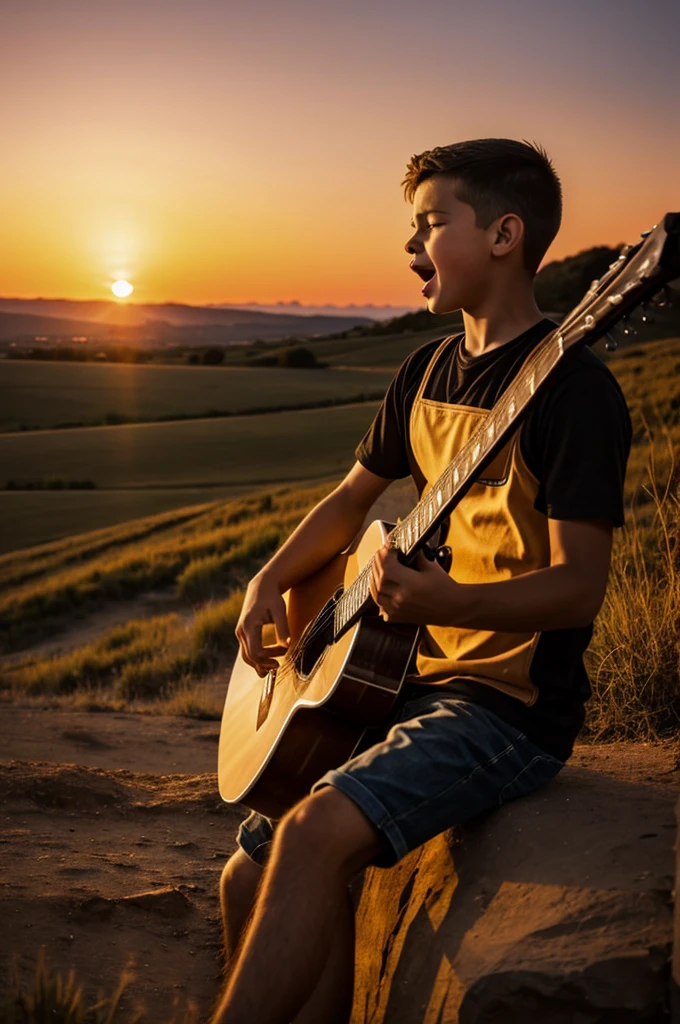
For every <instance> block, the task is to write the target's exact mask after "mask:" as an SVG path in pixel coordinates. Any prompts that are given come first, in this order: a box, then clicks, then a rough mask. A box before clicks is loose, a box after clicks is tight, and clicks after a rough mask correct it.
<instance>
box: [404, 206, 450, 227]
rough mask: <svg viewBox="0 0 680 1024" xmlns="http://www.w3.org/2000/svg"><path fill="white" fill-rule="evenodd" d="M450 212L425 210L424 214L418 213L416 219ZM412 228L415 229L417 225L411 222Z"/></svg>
mask: <svg viewBox="0 0 680 1024" xmlns="http://www.w3.org/2000/svg"><path fill="white" fill-rule="evenodd" d="M448 212H449V211H448V210H423V212H422V213H417V214H416V217H427V215H428V213H448ZM411 227H412V228H414V227H415V224H414V223H413V221H411Z"/></svg>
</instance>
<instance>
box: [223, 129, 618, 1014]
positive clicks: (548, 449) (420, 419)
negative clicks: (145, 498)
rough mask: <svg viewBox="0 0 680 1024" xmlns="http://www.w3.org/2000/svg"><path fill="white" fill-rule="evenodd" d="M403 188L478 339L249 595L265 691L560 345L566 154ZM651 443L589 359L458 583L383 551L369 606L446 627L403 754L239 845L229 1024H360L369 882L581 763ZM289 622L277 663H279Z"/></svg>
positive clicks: (438, 361) (526, 426) (425, 361)
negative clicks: (309, 582)
mask: <svg viewBox="0 0 680 1024" xmlns="http://www.w3.org/2000/svg"><path fill="white" fill-rule="evenodd" d="M403 184H404V185H405V194H406V198H407V199H408V200H409V201H410V202H412V203H413V215H414V219H413V222H412V227H413V229H414V231H413V234H412V236H411V238H410V239H409V241H408V242H407V244H406V251H407V252H408V253H409V254H410V255H411V256H412V260H411V264H410V265H411V268H412V269H413V270H414V271H415V272H416V273H417V274H418V275H419V276H420V277H421V278H423V279H424V280H425V282H426V283H425V285H424V287H423V289H422V293H423V294H424V295H425V296H426V298H427V303H428V308H429V309H430V311H431V312H433V313H447V312H451V311H453V310H461V311H462V315H463V324H464V328H465V330H464V334H461V335H458V336H456V337H450V338H444V339H439V340H437V341H434V342H431V343H428V344H426V345H423V346H422V347H421V348H419V349H417V350H416V351H415V352H413V353H412V354H411V355H410V356H409V357H408V358H407V359H406V361H405V362H404V364H403V365H402V367H401V368H400V370H399V371H398V373H397V375H396V377H395V378H394V380H393V382H392V384H391V385H390V387H389V389H388V392H387V395H386V397H385V400H384V402H383V404H382V406H381V408H380V410H379V411H378V414H377V416H376V418H375V420H374V422H373V424H372V426H371V428H370V429H369V431H368V432H367V434H366V436H365V437H364V439H363V441H362V442H361V444H360V445H359V447H358V448H357V451H356V457H357V462H356V463H355V465H354V467H353V469H352V470H351V471H350V472H349V473H348V475H347V477H346V478H345V480H343V482H342V483H341V484H340V486H339V487H338V488H336V490H335V491H333V493H332V494H330V495H329V496H328V497H327V498H326V499H324V501H322V502H320V504H319V505H317V506H316V508H315V509H313V510H312V512H311V513H310V514H309V515H308V516H307V517H306V519H305V520H304V521H303V523H302V524H301V525H300V526H299V527H298V529H297V530H296V531H295V533H293V535H292V536H291V537H290V538H289V540H288V541H287V542H286V543H285V544H284V545H283V547H282V548H281V550H280V551H279V552H277V554H276V555H275V556H274V557H273V558H272V559H271V561H270V562H269V563H268V564H267V565H266V566H265V567H264V569H263V570H262V571H261V572H260V573H258V575H257V576H256V577H255V579H253V580H252V582H251V583H250V585H249V587H248V591H247V594H246V599H245V603H244V606H243V611H242V613H241V617H240V620H239V623H238V626H237V630H236V633H237V636H238V639H239V642H240V645H241V651H242V654H243V657H244V658H245V660H246V661H247V662H248V663H249V664H251V665H253V666H255V667H256V668H257V671H258V673H259V674H261V675H264V674H265V673H266V672H267V670H268V669H269V668H270V667H274V666H275V664H276V663H275V662H274V661H273V656H274V655H277V654H280V653H283V651H284V650H285V641H286V638H287V636H288V627H287V622H286V615H285V607H284V604H283V601H282V598H281V594H282V593H283V592H285V590H286V589H288V588H289V587H290V586H291V585H293V584H294V583H296V582H298V581H300V580H301V579H304V578H305V577H306V576H308V575H309V574H310V573H312V572H313V571H314V570H315V569H317V568H319V567H320V566H321V565H323V564H324V563H325V562H327V561H328V560H329V559H330V558H331V557H332V556H333V555H335V554H336V553H337V552H339V551H341V550H343V549H344V548H345V547H347V546H348V545H349V543H350V542H351V541H352V539H353V538H354V536H355V534H356V533H357V532H358V530H359V529H360V527H361V525H362V523H363V521H364V517H365V515H366V513H367V512H368V510H369V509H370V507H371V505H372V504H373V502H374V501H375V500H376V498H377V497H378V496H379V495H380V494H381V493H382V491H383V490H384V489H385V488H386V487H387V486H388V484H389V483H390V482H391V481H392V480H394V479H397V478H400V477H405V476H407V475H408V474H409V473H410V474H411V475H412V476H413V478H414V480H415V482H416V485H417V486H418V489H419V491H420V492H421V493H422V492H423V490H425V489H427V488H428V487H430V486H432V484H433V483H434V481H435V480H436V479H437V477H438V476H439V474H440V473H441V472H442V471H443V469H444V468H445V466H446V465H447V464H448V463H449V462H450V461H451V460H452V458H453V457H454V455H455V453H456V451H458V450H459V448H460V447H461V445H462V444H464V443H465V441H466V440H467V438H468V437H469V436H470V434H471V432H472V431H473V430H474V429H475V428H476V427H477V426H478V425H479V424H480V423H481V422H483V420H484V417H485V415H486V410H488V409H490V408H491V407H492V405H493V404H494V402H495V401H496V400H497V399H498V397H499V396H500V395H501V394H502V392H503V390H504V389H505V387H506V386H507V385H508V383H509V382H510V381H511V380H512V379H513V377H514V375H515V374H516V372H517V370H518V369H519V367H520V365H521V363H522V362H523V360H524V359H525V357H526V355H527V354H528V352H529V351H530V350H531V349H532V348H533V347H534V346H535V345H536V344H537V343H538V342H539V341H540V339H541V338H543V337H544V336H545V335H546V334H547V333H548V332H549V331H551V330H552V329H553V328H554V326H555V324H554V323H553V322H552V321H551V320H549V319H547V318H545V317H544V316H543V315H542V314H541V312H540V310H539V309H538V307H537V305H536V302H535V299H534V293H533V278H534V275H535V273H536V270H537V268H538V265H539V263H540V261H541V259H542V257H543V255H544V254H545V252H546V250H547V248H548V246H549V245H550V243H551V242H552V240H553V238H554V237H555V235H556V233H557V230H558V228H559V225H560V220H561V206H562V203H561V187H560V183H559V180H558V178H557V176H556V175H555V172H554V170H553V168H552V165H551V163H550V161H549V159H548V157H547V156H546V154H545V153H544V151H542V150H541V149H540V148H538V147H534V146H530V145H529V144H527V143H520V142H516V141H513V140H509V139H481V140H473V141H469V142H461V143H456V144H454V145H452V146H445V147H439V148H437V149H434V150H430V151H427V152H425V153H421V154H420V155H418V156H414V157H413V158H412V159H411V161H410V163H409V165H408V168H407V175H406V179H405V181H404V183H403ZM630 440H631V434H630V421H629V418H628V413H627V409H626V406H625V402H624V399H623V396H622V395H621V392H620V389H619V388H618V385H617V384H616V381H615V380H614V378H613V377H612V375H611V374H610V373H609V371H608V370H607V369H606V368H605V366H604V364H602V363H601V362H600V360H599V359H597V357H596V356H595V355H594V354H593V353H592V352H591V351H590V350H585V349H582V350H580V351H579V352H577V353H574V352H572V353H569V354H568V355H567V357H565V359H564V360H563V362H562V364H561V366H560V367H559V368H558V370H557V371H556V374H555V376H554V377H553V379H552V382H550V383H549V384H548V386H547V387H546V388H544V389H543V391H542V393H540V394H539V395H538V396H537V401H536V404H535V405H534V406H533V408H532V409H530V411H529V412H528V413H527V415H526V417H525V418H524V421H523V424H522V425H521V427H520V428H519V429H518V430H517V431H516V432H515V434H514V436H513V437H512V438H511V440H510V441H509V442H508V444H507V445H506V446H505V448H504V449H503V451H502V452H501V454H500V455H499V456H498V457H497V458H496V459H495V460H494V461H493V463H492V465H491V466H489V467H488V468H487V469H486V470H485V471H484V478H483V479H482V480H480V481H479V482H478V483H476V484H474V485H473V487H472V488H471V489H470V491H469V492H468V493H467V494H466V496H465V498H464V499H463V500H462V501H461V502H460V503H459V505H458V506H457V507H456V509H455V510H454V512H453V513H452V516H451V523H450V529H449V534H448V538H447V543H448V544H449V545H450V546H451V547H452V549H453V562H452V568H451V571H450V574H447V573H446V572H445V571H444V570H443V569H442V568H441V567H440V566H439V565H438V564H437V563H431V562H429V561H427V559H425V558H424V556H422V555H421V556H420V557H419V559H418V561H417V562H416V564H415V565H414V566H412V567H406V566H404V565H402V564H401V563H400V562H399V561H398V559H397V557H396V554H395V552H394V551H391V550H389V549H387V548H385V549H383V550H381V552H380V553H379V556H378V558H377V559H376V565H375V568H374V571H373V576H372V581H371V593H372V596H373V598H374V600H375V601H376V603H377V605H378V606H379V608H380V612H381V614H382V616H383V617H384V618H385V619H386V620H388V621H395V622H411V623H418V624H420V625H422V626H423V627H427V629H426V630H425V629H423V631H422V635H423V640H422V642H421V644H420V647H419V651H418V656H417V663H416V672H415V673H414V674H413V675H412V676H411V677H409V681H408V682H407V683H406V684H405V687H404V690H403V696H404V699H403V700H402V701H401V703H400V705H399V707H398V709H397V711H396V712H395V715H394V718H393V721H392V724H391V726H390V727H389V728H388V729H386V730H385V733H384V736H383V738H382V740H381V741H380V742H377V743H374V744H373V745H372V746H370V747H368V749H364V750H362V751H361V752H360V753H358V754H356V755H355V756H354V757H353V758H352V759H350V760H349V761H348V762H347V763H346V764H345V765H342V766H339V767H338V768H337V769H336V770H333V771H331V772H328V773H327V774H326V775H325V776H324V777H323V779H320V780H319V781H318V782H317V783H316V784H315V785H314V786H313V788H312V791H311V794H310V795H309V796H308V797H306V798H305V799H304V800H302V801H301V802H300V803H299V804H298V805H297V806H296V807H294V808H293V809H292V810H291V811H290V812H289V813H288V814H287V815H286V816H285V817H284V818H283V819H282V820H281V822H280V823H278V825H277V826H276V834H275V838H274V841H273V844H270V840H271V837H272V823H271V822H269V821H268V820H267V819H265V818H262V816H260V815H257V814H253V815H251V816H250V818H248V819H247V821H246V822H244V823H243V825H242V826H241V830H240V832H239V837H238V838H239V844H240V847H241V849H240V850H239V851H238V852H237V853H236V854H235V855H234V856H233V857H232V858H231V859H230V861H229V862H228V864H227V865H226V867H225V870H224V873H223V877H222V884H221V897H222V909H223V914H224V927H225V943H226V949H227V959H228V963H229V966H230V968H231V977H230V980H229V983H228V987H227V990H226V992H225V995H224V997H223V1000H222V1003H221V1005H220V1008H219V1009H218V1011H217V1013H216V1015H215V1017H214V1022H215V1024H246V1022H247V1024H252V1022H253V1021H257V1024H285V1022H288V1021H291V1020H294V1021H296V1022H297V1024H318V1022H320V1021H324V1022H327V1024H333V1022H335V1024H340V1022H346V1021H347V1020H348V1019H349V1015H350V1010H351V1003H352V975H353V932H352V924H353V919H352V911H351V907H350V906H349V904H348V896H347V885H348V883H349V881H350V880H351V878H352V876H353V875H354V874H356V873H357V872H358V871H360V870H361V869H363V868H365V867H366V866H367V865H369V864H375V865H379V866H389V865H392V864H394V863H396V862H397V861H398V860H399V859H400V858H401V857H403V856H404V855H405V854H406V853H407V852H408V851H409V850H412V849H414V848H415V847H417V846H419V845H421V844H422V843H424V842H426V841H427V840H428V839H430V838H431V837H432V836H434V835H436V834H438V833H439V832H442V831H443V830H445V829H447V828H449V827H451V826H452V825H454V824H457V823H460V822H463V821H465V820H467V819H468V818H470V817H472V816H473V815H475V814H478V813H480V812H481V811H485V810H489V809H491V808H493V807H497V806H499V805H500V804H501V803H503V802H505V801H506V800H509V799H512V798H515V797H518V796H521V795H523V794H526V793H529V792H531V791H532V790H533V789H535V788H536V787H538V786H540V785H542V784H543V783H544V782H546V781H547V780H548V779H550V778H552V777H553V776H554V775H556V774H557V772H558V771H559V770H560V769H561V768H562V767H563V764H564V762H565V761H566V759H567V758H568V757H569V755H570V753H571V748H572V745H573V741H574V738H575V737H576V735H577V733H578V731H579V729H580V728H581V725H582V723H583V704H584V701H585V699H586V698H587V696H588V694H589V686H588V680H587V677H586V674H585V671H584V668H583V661H582V654H583V651H584V650H585V648H586V647H587V645H588V642H589V640H590V636H591V632H592V622H593V619H594V617H595V615H596V614H597V611H598V610H599V607H600V605H601V603H602V600H603V597H604V592H605V587H606V583H607V574H608V571H609V559H610V548H611V539H612V529H613V527H614V526H620V525H621V524H622V522H623V508H622V506H623V498H622V492H623V479H624V474H625V467H626V461H627V457H628V452H629V448H630ZM267 622H273V623H274V624H275V627H276V633H277V638H278V644H279V645H278V646H277V647H276V648H273V649H272V648H270V649H268V650H263V648H262V644H261V629H262V626H263V625H264V624H265V623H267ZM270 845H271V853H270V856H269V859H268V862H267V865H266V867H265V868H264V869H263V864H264V861H265V855H266V854H268V853H269V847H270ZM253 905H254V910H253V916H252V919H251V921H250V923H249V926H248V928H247V929H246V928H245V927H244V926H245V923H246V919H247V917H248V915H249V913H250V912H251V909H252V908H253ZM237 944H238V946H237ZM237 948H238V955H236V951H237ZM379 952H380V951H379V950H376V955H379Z"/></svg>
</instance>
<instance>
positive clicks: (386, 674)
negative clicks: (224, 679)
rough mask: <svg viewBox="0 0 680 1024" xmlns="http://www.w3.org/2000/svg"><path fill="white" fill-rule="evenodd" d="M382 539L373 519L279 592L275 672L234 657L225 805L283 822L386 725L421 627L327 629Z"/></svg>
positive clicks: (377, 623) (222, 749) (221, 768)
mask: <svg viewBox="0 0 680 1024" xmlns="http://www.w3.org/2000/svg"><path fill="white" fill-rule="evenodd" d="M388 532H389V527H388V525H387V524H385V523H382V522H380V521H379V520H376V521H375V522H374V523H372V524H371V525H370V526H369V527H368V528H367V529H366V531H365V532H364V534H363V535H362V537H361V539H360V541H359V543H358V545H357V546H356V548H355V549H354V550H352V551H350V552H343V553H342V554H340V555H338V556H336V558H334V559H332V560H331V561H330V562H329V563H328V564H327V565H325V566H324V567H323V568H322V569H320V570H319V571H318V572H316V573H315V574H314V575H313V576H310V577H309V578H308V579H307V580H305V581H304V582H302V583H300V584H298V585H297V586H295V587H292V588H291V590H289V591H288V592H287V593H286V594H284V601H285V603H286V609H287V613H288V624H289V626H290V634H291V635H290V646H289V651H291V652H292V654H293V656H292V657H291V654H288V653H287V654H286V655H285V656H283V657H281V658H277V661H278V662H279V668H278V669H277V670H276V671H275V672H270V673H269V674H268V675H267V676H266V677H265V678H261V677H260V676H258V674H257V672H256V671H255V669H254V668H251V667H250V665H247V664H246V663H245V661H243V658H242V657H241V655H240V653H239V655H238V657H237V659H236V662H235V664H234V668H233V671H232V674H231V679H230V681H229V688H228V691H227V698H226V701H225V705H224V713H223V716H222V726H221V729H220V745H219V764H218V781H219V789H220V795H221V797H222V799H223V800H225V801H226V802H227V803H241V802H242V803H245V804H246V805H247V806H248V807H251V808H252V809H253V810H256V811H259V812H260V813H261V814H266V815H267V816H268V817H271V818H280V817H281V816H282V815H283V814H284V813H285V812H286V811H287V810H288V809H289V808H290V807H292V806H293V804H294V803H296V802H297V801H298V800H300V799H301V798H302V797H304V796H305V795H306V794H307V793H308V792H309V789H310V787H311V786H312V784H313V783H314V782H316V780H317V779H319V778H320V777H321V776H322V775H324V774H325V773H326V772H327V771H328V770H329V769H331V768H337V767H338V766H339V765H341V764H343V762H344V761H346V760H347V759H348V758H349V757H351V756H352V752H353V751H354V750H355V749H356V747H357V745H358V744H359V741H360V740H361V737H362V735H363V733H364V730H365V729H366V728H367V727H369V726H378V725H381V724H382V723H383V722H385V721H386V720H387V719H388V718H389V716H390V714H391V712H392V708H393V707H394V703H395V700H396V698H397V695H398V693H399V690H400V689H401V686H402V683H403V680H404V677H405V675H406V672H407V669H408V666H409V663H410V661H411V658H412V655H413V653H414V651H415V647H416V643H417V639H418V632H419V628H418V627H417V626H411V625H402V624H395V623H386V622H385V621H384V620H383V619H382V618H380V617H379V616H378V615H377V614H375V615H364V616H363V617H362V618H361V619H359V621H358V622H357V623H355V624H354V625H352V626H350V627H349V628H348V629H347V631H346V632H344V633H343V634H342V635H341V636H340V637H339V639H337V640H336V641H335V642H334V641H333V628H332V625H333V615H332V611H333V605H334V595H335V594H336V593H337V592H338V591H339V589H340V588H343V589H345V590H346V589H347V588H348V587H349V586H350V585H351V584H352V583H353V582H354V581H355V579H356V578H357V576H358V575H359V574H360V573H361V571H362V569H364V567H365V566H366V565H367V564H368V563H369V562H370V561H371V559H372V557H373V555H374V554H375V552H376V551H377V550H378V549H379V548H380V547H382V545H383V544H384V543H385V539H386V537H387V535H388ZM310 624H311V626H310ZM263 632H264V631H263ZM272 632H273V627H272V628H271V630H270V634H271V633H272ZM303 638H306V643H305V644H304V645H303V648H302V649H303V650H304V654H303V656H302V657H297V658H296V656H295V651H296V649H298V648H299V647H300V640H301V639H303ZM267 639H268V638H267V636H266V632H265V640H264V642H265V643H266V642H267ZM273 639H274V638H273V636H271V641H272V642H273ZM310 640H311V642H310Z"/></svg>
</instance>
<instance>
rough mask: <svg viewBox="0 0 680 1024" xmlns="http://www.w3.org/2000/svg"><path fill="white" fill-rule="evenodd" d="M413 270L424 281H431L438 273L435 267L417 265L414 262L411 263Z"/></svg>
mask: <svg viewBox="0 0 680 1024" xmlns="http://www.w3.org/2000/svg"><path fill="white" fill-rule="evenodd" d="M411 270H413V271H414V273H416V274H417V275H418V277H420V278H421V279H422V280H423V281H431V280H432V278H433V277H434V275H435V273H436V271H435V269H434V267H417V266H416V265H415V264H414V263H412V264H411Z"/></svg>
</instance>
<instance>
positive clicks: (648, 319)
mask: <svg viewBox="0 0 680 1024" xmlns="http://www.w3.org/2000/svg"><path fill="white" fill-rule="evenodd" d="M640 320H641V321H642V323H643V324H653V323H654V317H653V316H652V314H651V313H650V312H649V305H648V303H646V302H643V303H642V314H641V316H640Z"/></svg>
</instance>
